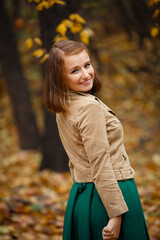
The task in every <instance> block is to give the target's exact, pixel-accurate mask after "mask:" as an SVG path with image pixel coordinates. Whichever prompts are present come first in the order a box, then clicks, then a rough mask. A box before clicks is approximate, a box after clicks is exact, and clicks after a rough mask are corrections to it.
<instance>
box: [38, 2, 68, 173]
mask: <svg viewBox="0 0 160 240" xmlns="http://www.w3.org/2000/svg"><path fill="white" fill-rule="evenodd" d="M68 15H69V11H68V9H66V6H61V5H57V4H56V5H54V6H53V7H52V8H50V9H48V10H43V11H41V12H39V22H40V29H41V38H42V41H43V46H44V47H45V48H46V49H47V50H48V51H49V50H50V48H51V47H52V45H53V38H54V36H55V34H56V32H55V29H56V26H57V25H58V24H59V23H60V22H61V20H62V19H64V18H67V17H68ZM43 76H45V64H44V66H43ZM44 114H45V134H44V137H43V147H42V149H43V160H42V164H41V167H40V169H44V168H50V169H52V170H54V171H67V170H68V157H67V155H66V153H65V151H64V148H63V146H62V143H61V140H60V138H59V134H58V129H57V124H56V116H55V114H52V113H51V112H49V111H48V110H47V109H46V108H45V110H44Z"/></svg>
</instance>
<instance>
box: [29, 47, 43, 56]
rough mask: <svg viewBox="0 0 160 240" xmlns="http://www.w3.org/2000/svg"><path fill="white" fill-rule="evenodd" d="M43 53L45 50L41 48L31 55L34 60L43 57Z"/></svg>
mask: <svg viewBox="0 0 160 240" xmlns="http://www.w3.org/2000/svg"><path fill="white" fill-rule="evenodd" d="M44 53H45V50H44V49H43V48H39V49H37V50H35V51H34V52H33V53H32V55H33V56H34V57H36V58H40V57H42V56H43V54H44Z"/></svg>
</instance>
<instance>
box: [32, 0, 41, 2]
mask: <svg viewBox="0 0 160 240" xmlns="http://www.w3.org/2000/svg"><path fill="white" fill-rule="evenodd" d="M33 1H34V2H35V3H39V2H40V1H41V0H33Z"/></svg>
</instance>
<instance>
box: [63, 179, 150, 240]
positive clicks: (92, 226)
mask: <svg viewBox="0 0 160 240" xmlns="http://www.w3.org/2000/svg"><path fill="white" fill-rule="evenodd" d="M118 184H119V187H120V189H121V191H122V194H123V196H124V199H125V201H126V203H127V206H128V209H129V211H128V212H126V213H124V214H123V215H122V224H121V232H120V235H119V238H118V240H149V239H150V238H149V234H148V230H147V226H146V222H145V218H144V214H143V210H142V206H141V202H140V198H139V194H138V191H137V187H136V184H135V181H134V179H129V180H125V181H118ZM108 220H109V218H108V215H107V212H106V210H105V208H104V205H103V203H102V201H101V198H100V196H99V194H98V192H97V190H96V187H95V184H94V183H77V182H74V183H73V186H72V189H71V192H70V195H69V199H68V203H67V207H66V212H65V219H64V229H63V240H102V229H103V228H104V227H105V226H106V225H107V223H108Z"/></svg>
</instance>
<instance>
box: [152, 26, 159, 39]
mask: <svg viewBox="0 0 160 240" xmlns="http://www.w3.org/2000/svg"><path fill="white" fill-rule="evenodd" d="M150 33H151V36H152V37H153V38H155V37H156V36H157V35H158V33H159V29H158V28H157V27H153V28H151V31H150Z"/></svg>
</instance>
